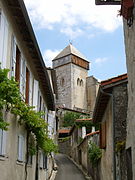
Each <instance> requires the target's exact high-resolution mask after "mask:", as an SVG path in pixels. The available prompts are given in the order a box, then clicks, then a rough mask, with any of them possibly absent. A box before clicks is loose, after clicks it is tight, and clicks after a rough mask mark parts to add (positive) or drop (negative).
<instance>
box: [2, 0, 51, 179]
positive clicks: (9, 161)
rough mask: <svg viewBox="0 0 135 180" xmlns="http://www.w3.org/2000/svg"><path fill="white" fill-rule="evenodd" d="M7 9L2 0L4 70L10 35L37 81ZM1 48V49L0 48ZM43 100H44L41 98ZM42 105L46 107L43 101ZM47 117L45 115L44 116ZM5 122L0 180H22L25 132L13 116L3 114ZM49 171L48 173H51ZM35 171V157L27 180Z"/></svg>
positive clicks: (45, 173) (7, 63)
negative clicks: (20, 152)
mask: <svg viewBox="0 0 135 180" xmlns="http://www.w3.org/2000/svg"><path fill="white" fill-rule="evenodd" d="M8 8H9V7H8V6H7V5H6V2H5V1H4V0H1V1H0V10H1V11H2V13H3V14H4V16H5V18H6V19H7V22H8V43H7V45H8V51H7V59H6V60H7V61H6V68H9V69H10V61H11V39H12V35H14V36H15V38H16V43H17V46H18V48H19V50H20V52H21V54H22V55H23V57H24V59H25V60H26V65H27V67H28V69H29V71H30V72H31V73H32V75H33V77H34V79H37V80H38V77H37V72H36V70H35V67H34V66H33V65H32V64H31V62H32V61H33V59H32V58H31V56H30V54H29V52H28V49H27V47H26V46H25V44H24V41H22V35H21V34H20V33H19V31H18V28H17V27H16V24H15V22H14V19H13V16H11V14H10V11H9V9H8ZM0 48H1V47H0ZM39 88H40V83H39ZM40 91H41V96H42V98H43V93H42V92H43V89H40ZM43 99H44V98H43ZM44 103H45V105H46V102H45V99H44ZM46 112H48V110H46ZM46 117H47V114H46ZM5 120H6V121H7V122H9V124H10V125H9V129H8V131H7V132H6V145H5V147H6V153H5V155H4V156H0V179H1V180H8V179H10V180H24V179H25V176H26V172H25V163H26V130H25V128H24V126H23V125H21V126H20V125H19V123H18V120H17V119H16V118H15V116H13V115H11V114H10V112H8V113H5ZM19 134H21V135H23V136H24V139H25V141H24V161H23V162H21V163H20V162H18V161H17V154H18V152H17V151H18V135H19ZM48 167H49V168H51V169H52V166H51V165H49V166H48ZM51 169H49V173H50V171H51ZM35 170H36V156H35V155H34V156H33V163H32V165H28V167H27V173H28V177H27V180H34V179H35ZM39 177H40V180H42V179H44V180H45V179H46V177H47V172H46V170H43V169H42V170H40V171H39Z"/></svg>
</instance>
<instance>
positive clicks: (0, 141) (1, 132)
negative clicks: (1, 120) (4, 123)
mask: <svg viewBox="0 0 135 180" xmlns="http://www.w3.org/2000/svg"><path fill="white" fill-rule="evenodd" d="M2 139H3V131H2V129H0V155H2Z"/></svg>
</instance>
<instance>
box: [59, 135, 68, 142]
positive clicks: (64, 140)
mask: <svg viewBox="0 0 135 180" xmlns="http://www.w3.org/2000/svg"><path fill="white" fill-rule="evenodd" d="M69 139H70V137H69V136H68V137H64V138H59V139H58V140H59V142H66V141H68V140H69Z"/></svg>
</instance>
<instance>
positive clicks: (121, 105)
mask: <svg viewBox="0 0 135 180" xmlns="http://www.w3.org/2000/svg"><path fill="white" fill-rule="evenodd" d="M113 100H114V120H115V145H116V147H115V149H117V147H118V146H117V144H118V143H119V144H120V143H125V142H126V128H127V123H126V120H127V106H128V94H127V82H125V83H123V84H120V85H118V86H115V87H114V88H113ZM122 148H123V150H121V151H118V152H117V150H116V153H115V156H116V176H117V177H119V178H121V180H126V179H127V177H126V176H127V163H126V150H125V147H124V145H123V147H122Z"/></svg>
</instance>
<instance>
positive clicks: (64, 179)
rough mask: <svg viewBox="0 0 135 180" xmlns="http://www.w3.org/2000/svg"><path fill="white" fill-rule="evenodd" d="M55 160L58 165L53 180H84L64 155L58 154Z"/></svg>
mask: <svg viewBox="0 0 135 180" xmlns="http://www.w3.org/2000/svg"><path fill="white" fill-rule="evenodd" d="M55 159H56V163H57V165H58V172H57V175H56V178H55V180H75V179H77V180H85V177H84V175H83V174H82V172H81V171H80V170H79V169H78V168H77V167H76V166H75V165H74V163H73V162H72V161H71V160H70V159H69V158H68V157H67V156H66V155H64V154H58V155H56V158H55Z"/></svg>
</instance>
